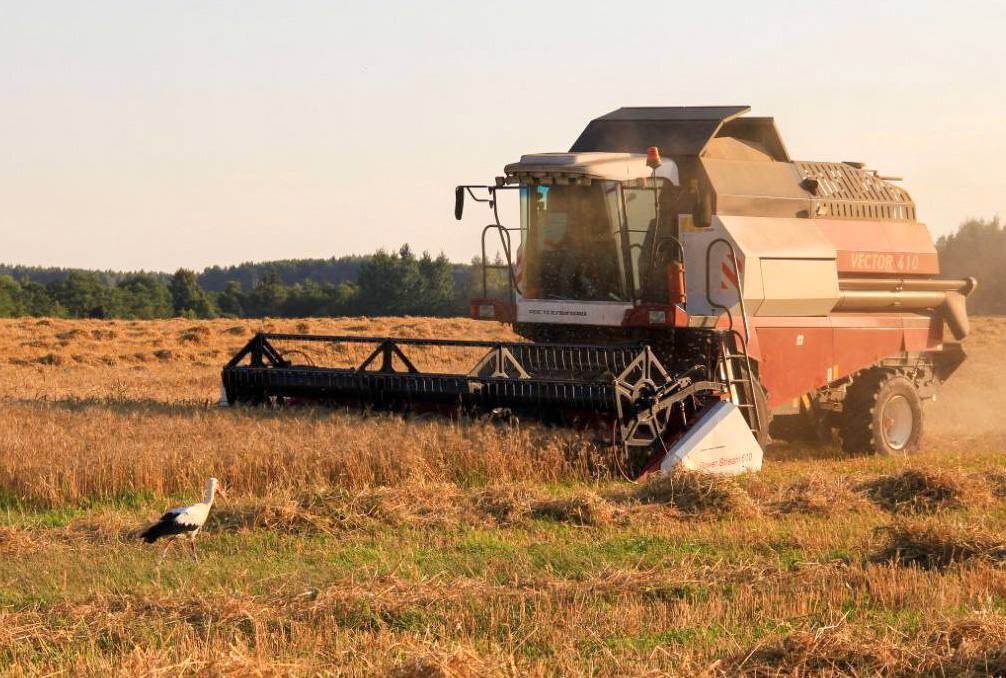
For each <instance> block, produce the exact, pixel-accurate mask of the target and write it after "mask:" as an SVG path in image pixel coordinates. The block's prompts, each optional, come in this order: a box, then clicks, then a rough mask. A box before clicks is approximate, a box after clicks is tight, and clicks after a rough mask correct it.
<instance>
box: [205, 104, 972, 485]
mask: <svg viewBox="0 0 1006 678" xmlns="http://www.w3.org/2000/svg"><path fill="white" fill-rule="evenodd" d="M747 110H748V109H747V107H743V106H734V107H686V108H622V109H619V110H617V111H614V112H612V113H609V114H607V115H604V116H602V117H600V118H597V119H595V120H593V121H591V122H590V123H589V124H588V125H587V127H586V128H585V129H584V131H583V132H582V133H581V134H580V136H579V137H578V138H577V140H576V141H575V142H574V144H573V146H572V147H571V148H570V150H569V151H568V152H562V153H534V154H528V155H524V156H522V157H521V159H520V160H519V161H518V162H515V163H512V164H510V165H507V166H506V167H505V168H504V170H503V175H502V176H500V177H498V178H497V179H496V180H495V182H494V183H492V184H488V185H462V186H458V187H457V189H456V192H455V216H456V217H457V218H459V219H460V218H461V217H462V215H463V213H464V207H465V200H466V198H467V199H471V200H474V201H477V202H480V203H486V204H487V205H488V206H489V207H490V209H491V211H492V214H493V215H494V219H493V223H491V224H490V225H488V226H486V227H485V228H484V229H483V230H482V264H483V270H482V295H481V298H478V299H475V300H473V301H472V304H471V312H472V316H473V317H474V318H477V319H482V320H496V321H503V322H508V323H512V324H513V326H514V328H515V330H516V331H517V332H518V333H519V334H520V335H522V336H523V337H524V338H526V339H527V340H528V341H527V342H513V343H506V342H502V343H501V342H473V341H448V340H432V339H392V338H384V337H314V336H303V335H258V336H256V337H255V338H254V339H253V340H252V341H251V342H249V344H248V346H246V347H245V349H244V350H243V351H242V352H241V353H239V354H238V355H237V356H235V358H234V359H233V360H232V361H231V363H230V364H229V365H228V366H227V367H226V368H225V369H224V372H223V382H224V389H225V391H226V395H227V398H228V400H229V401H232V402H250V403H265V402H291V401H298V400H305V399H309V400H316V401H317V400H321V401H325V402H336V403H344V402H356V403H362V404H364V405H365V406H368V407H382V408H383V407H386V408H393V409H398V410H407V411H424V410H428V409H439V410H446V411H453V412H457V411H463V412H473V411H482V412H489V413H497V414H498V413H507V414H510V413H512V414H516V415H517V416H518V417H533V418H537V419H543V420H545V421H546V422H549V423H554V424H563V425H571V426H577V427H593V428H596V429H597V430H598V431H599V432H601V433H602V437H603V438H605V439H606V440H609V441H610V442H611V443H612V444H613V446H614V447H615V448H616V449H617V450H619V453H620V455H621V458H622V461H623V463H624V465H625V467H626V468H629V469H632V471H633V472H634V473H636V474H639V473H644V472H647V471H649V470H656V469H663V470H667V469H668V468H670V467H672V466H675V465H683V466H685V467H689V468H696V469H703V470H707V471H712V472H722V473H740V472H744V471H749V470H757V469H758V468H759V467H760V465H761V458H762V457H761V448H762V447H763V446H764V445H765V444H766V443H767V442H768V439H769V436H768V431H769V423H770V420H771V418H772V416H773V415H774V414H789V415H795V416H799V417H801V418H803V419H805V420H806V421H807V422H809V423H810V424H812V427H813V428H814V430H818V431H821V430H828V431H833V430H834V429H837V430H838V432H839V434H840V436H841V439H842V441H843V445H845V447H846V448H847V449H849V450H850V451H870V450H872V451H875V452H882V453H904V452H909V451H911V450H913V449H915V448H916V447H917V445H918V442H919V439H920V437H921V431H922V428H921V427H922V404H923V401H924V400H925V399H928V398H932V397H934V394H935V388H936V386H937V385H938V383H939V382H940V381H941V380H943V379H945V378H947V377H948V376H949V375H950V374H951V373H952V372H953V371H954V369H956V367H957V366H958V365H959V364H960V362H961V360H963V352H962V351H961V350H960V346H959V343H950V342H946V343H945V342H944V336H943V335H944V328H945V327H949V329H950V331H951V333H952V334H953V336H954V338H955V339H956V340H958V341H959V340H961V339H963V338H964V336H966V334H967V332H968V322H967V313H966V309H965V303H964V299H965V297H966V296H967V295H968V294H969V293H970V292H971V291H972V290H973V289H974V286H975V282H974V280H973V279H967V280H944V279H940V278H938V274H939V266H938V261H937V258H936V251H935V248H934V247H933V243H932V239H931V237H930V235H929V233H928V231H927V230H926V227H925V226H924V225H922V224H920V223H918V222H917V221H916V214H915V205H914V203H913V202H912V200H911V198H910V196H909V195H908V193H906V192H905V191H904V190H903V189H901V188H899V187H898V186H896V185H894V184H893V183H891V181H892V180H890V179H886V178H884V177H881V176H879V175H878V174H877V173H876V172H873V171H870V170H867V169H865V168H864V167H863V166H862V165H860V164H858V163H831V162H798V161H793V160H791V159H790V157H789V155H788V152H787V150H786V147H785V145H784V144H783V142H782V140H781V138H780V136H779V134H778V132H777V130H776V127H775V123H774V121H773V120H772V119H771V118H759V117H743V114H744V113H746V112H747ZM509 191H513V192H516V194H517V196H518V198H519V210H520V221H519V224H515V225H506V224H503V223H502V222H501V220H500V218H499V199H500V197H501V196H503V195H504V194H505V192H509ZM491 243H498V250H499V251H500V252H501V254H502V260H501V261H500V260H497V262H496V263H489V262H490V259H489V257H488V254H489V252H488V249H489V247H490V244H491ZM284 342H298V343H299V344H300V345H301V348H299V349H298V350H293V351H290V350H284V349H283V348H281V347H280V344H281V343H284ZM304 346H308V347H313V350H308V349H306V348H304ZM448 355H450V356H451V357H448ZM298 356H299V357H301V358H302V360H300V361H297V362H306V364H295V361H294V360H293V358H295V357H298ZM334 358H339V359H341V360H342V361H343V362H344V363H345V362H347V361H348V363H349V364H348V365H346V366H343V367H334V366H330V365H329V361H331V360H333V359H334Z"/></svg>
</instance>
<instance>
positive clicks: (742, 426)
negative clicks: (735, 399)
mask: <svg viewBox="0 0 1006 678" xmlns="http://www.w3.org/2000/svg"><path fill="white" fill-rule="evenodd" d="M762 456H763V455H762V449H761V447H760V446H759V445H758V441H757V440H755V437H754V435H753V434H752V433H751V429H750V428H749V427H748V423H747V421H746V420H745V419H744V415H742V414H741V411H740V409H738V408H737V406H736V405H734V404H733V403H730V402H727V401H723V402H720V403H717V404H716V405H714V406H713V407H712V408H711V409H710V410H709V412H707V413H706V414H705V415H704V416H703V417H702V418H701V419H700V420H699V421H698V422H697V423H696V424H695V425H694V426H692V428H690V429H689V430H688V431H687V432H686V433H685V435H683V436H682V437H681V438H680V439H679V440H678V441H677V442H676V443H675V444H674V445H673V446H672V447H671V449H670V451H668V453H667V456H666V457H664V460H663V462H661V464H660V470H661V471H662V472H665V473H666V472H669V471H671V470H672V469H673V468H674V467H676V466H679V465H680V466H681V467H682V468H685V469H688V470H690V471H702V472H704V473H717V474H721V475H739V474H741V473H748V472H751V471H759V470H761V465H762Z"/></svg>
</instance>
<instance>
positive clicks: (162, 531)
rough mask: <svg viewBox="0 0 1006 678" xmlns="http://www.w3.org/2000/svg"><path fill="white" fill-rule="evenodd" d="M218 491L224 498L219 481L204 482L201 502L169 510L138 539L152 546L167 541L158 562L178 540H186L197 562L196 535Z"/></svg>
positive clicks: (212, 479) (211, 479) (213, 479)
mask: <svg viewBox="0 0 1006 678" xmlns="http://www.w3.org/2000/svg"><path fill="white" fill-rule="evenodd" d="M218 489H219V491H220V495H221V496H225V494H226V493H225V492H224V489H223V488H222V487H219V481H217V479H216V478H210V479H209V480H207V481H206V493H205V494H204V495H203V500H202V501H201V502H199V503H198V504H192V505H191V506H180V507H178V508H173V509H171V510H169V511H168V512H167V513H165V514H164V515H163V516H161V519H160V520H158V521H157V522H156V523H154V524H153V525H151V526H150V527H148V528H147V529H146V530H144V531H143V532H141V533H140V539H142V540H143V541H145V542H147V543H148V544H153V543H154V542H155V541H157V540H158V539H161V538H165V539H166V540H167V543H166V544H165V545H164V551H162V552H161V557H160V558H159V559H158V562H160V561H161V560H164V557H165V556H166V555H168V548H170V547H171V544H173V543H174V542H175V540H176V539H179V538H182V539H186V540H187V541H188V542H189V547H190V549H191V551H190V553H191V554H192V559H193V560H197V561H198V560H199V555H198V554H197V553H196V535H198V534H199V530H201V529H202V527H203V525H205V524H206V519H207V518H208V517H209V515H210V508H211V507H212V506H213V499H214V497H215V496H216V493H217V490H218Z"/></svg>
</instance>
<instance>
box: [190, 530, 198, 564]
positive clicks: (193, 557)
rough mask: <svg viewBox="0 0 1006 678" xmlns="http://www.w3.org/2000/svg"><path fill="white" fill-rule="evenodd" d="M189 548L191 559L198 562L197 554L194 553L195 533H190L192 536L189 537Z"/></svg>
mask: <svg viewBox="0 0 1006 678" xmlns="http://www.w3.org/2000/svg"><path fill="white" fill-rule="evenodd" d="M189 548H190V549H191V551H192V560H194V561H195V562H197V563H198V562H199V554H198V553H196V536H195V535H192V537H191V538H190V539H189Z"/></svg>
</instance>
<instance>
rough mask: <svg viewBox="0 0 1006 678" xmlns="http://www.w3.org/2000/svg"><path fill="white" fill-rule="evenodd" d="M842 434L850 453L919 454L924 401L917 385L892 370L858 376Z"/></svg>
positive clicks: (849, 396) (847, 399)
mask: <svg viewBox="0 0 1006 678" xmlns="http://www.w3.org/2000/svg"><path fill="white" fill-rule="evenodd" d="M841 432H842V448H843V449H844V450H845V451H846V452H854V453H859V452H874V453H876V454H885V455H895V454H910V453H912V452H915V451H916V450H917V449H918V447H919V441H920V439H921V438H922V399H921V398H920V397H919V392H918V390H917V389H916V388H915V384H914V383H912V381H911V380H910V379H908V378H907V377H905V376H904V375H902V374H898V373H897V372H892V371H888V370H873V371H870V372H866V373H864V374H863V375H861V376H859V377H857V378H856V379H855V381H853V382H852V384H851V385H850V386H849V389H848V392H847V394H846V396H845V403H844V406H843V412H842V418H841Z"/></svg>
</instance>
